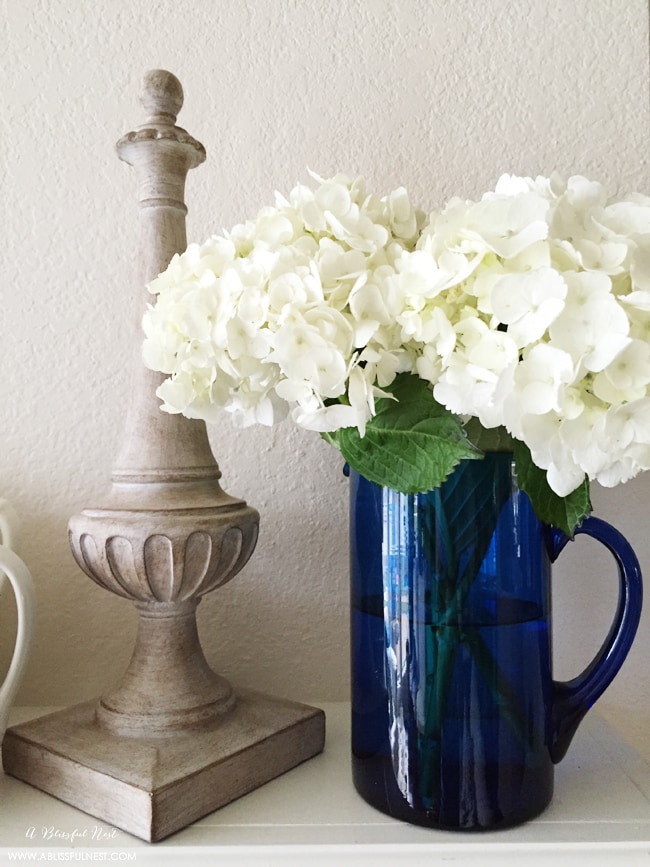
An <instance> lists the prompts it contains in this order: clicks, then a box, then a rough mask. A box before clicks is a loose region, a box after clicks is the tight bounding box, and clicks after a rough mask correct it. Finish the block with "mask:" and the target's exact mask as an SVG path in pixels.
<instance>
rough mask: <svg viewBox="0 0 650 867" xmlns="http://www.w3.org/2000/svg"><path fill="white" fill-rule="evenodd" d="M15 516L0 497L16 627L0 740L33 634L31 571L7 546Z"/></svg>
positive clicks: (2, 558)
mask: <svg viewBox="0 0 650 867" xmlns="http://www.w3.org/2000/svg"><path fill="white" fill-rule="evenodd" d="M16 526H17V516H16V512H15V511H14V509H13V507H12V506H11V504H10V503H8V501H7V500H3V499H0V533H1V534H2V535H1V539H2V544H0V575H1V574H4V575H6V577H7V578H8V579H9V583H10V584H11V587H12V589H13V591H14V595H15V597H16V608H17V611H18V629H17V632H16V644H15V647H14V652H13V656H12V658H11V664H10V665H9V670H8V671H7V676H6V677H5V679H4V682H3V684H2V686H0V741H2V738H3V737H4V733H5V729H6V728H7V720H8V718H9V709H10V707H11V705H12V703H13V700H14V698H15V696H16V693H17V692H18V687H19V686H20V682H21V680H22V678H23V674H24V673H25V668H26V666H27V657H28V655H29V650H30V647H31V644H32V636H33V634H34V611H35V607H36V605H35V594H34V582H33V580H32V575H31V572H30V571H29V569H28V568H27V566H26V565H25V564H24V563H23V561H22V560H21V559H20V557H19V556H18V554H16V553H15V552H14V551H12V550H11V547H10V546H11V544H13V540H14V538H15V529H16Z"/></svg>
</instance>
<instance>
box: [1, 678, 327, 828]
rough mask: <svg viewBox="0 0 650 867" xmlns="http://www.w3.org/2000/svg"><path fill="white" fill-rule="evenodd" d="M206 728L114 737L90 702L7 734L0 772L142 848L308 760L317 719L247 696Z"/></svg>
mask: <svg viewBox="0 0 650 867" xmlns="http://www.w3.org/2000/svg"><path fill="white" fill-rule="evenodd" d="M237 699H238V700H237V703H236V705H235V707H234V709H233V710H231V711H230V712H229V713H228V714H226V715H225V716H224V718H223V720H222V721H221V722H220V724H219V725H218V727H216V728H215V729H213V730H212V731H207V732H206V731H198V732H183V733H180V734H178V735H176V736H174V737H169V738H151V739H145V738H127V737H118V736H116V735H114V734H112V733H110V732H108V731H107V730H106V729H104V728H102V727H101V726H100V725H98V724H97V721H96V718H95V709H96V707H97V705H96V702H89V703H87V704H81V705H76V706H74V707H71V708H67V709H65V710H62V711H57V712H56V713H53V714H49V715H47V716H44V717H41V718H40V719H36V720H32V721H30V722H27V723H23V724H21V725H17V726H13V727H11V728H9V729H8V730H7V733H6V735H5V739H4V741H3V744H2V761H3V766H4V770H5V772H6V773H8V774H10V775H11V776H14V777H17V778H18V779H20V780H24V781H25V782H26V783H29V784H30V785H32V786H35V787H36V788H38V789H41V790H42V791H44V792H47V793H49V794H50V795H54V796H55V797H56V798H59V799H60V800H62V801H65V802H66V803H68V804H72V805H73V806H75V807H78V808H79V809H80V810H83V811H84V812H86V813H89V814H90V815H92V816H95V817H97V818H98V819H101V820H102V821H105V822H109V823H110V824H111V825H113V826H115V827H117V828H121V829H122V830H124V831H128V832H129V833H131V834H134V835H135V836H137V837H141V838H142V839H144V840H147V841H149V842H156V841H158V840H162V839H163V838H164V837H167V836H169V835H170V834H173V833H174V832H175V831H178V830H180V829H181V828H185V827H186V826H187V825H189V824H191V823H192V822H195V821H196V820H197V819H200V818H201V817H202V816H205V815H207V814H208V813H211V812H213V811H214V810H217V809H218V808H219V807H223V806H224V805H225V804H227V803H229V802H230V801H233V800H235V799H236V798H239V797H240V796H241V795H244V794H246V793H247V792H250V791H252V790H253V789H256V788H258V787H259V786H261V785H263V784H264V783H266V782H268V781H269V780H272V779H273V778H274V777H277V776H279V775H280V774H283V773H284V772H285V771H288V770H289V769H290V768H293V767H295V766H296V765H298V764H300V763H301V762H304V761H305V760H306V759H309V758H311V757H312V756H315V755H317V754H318V753H320V752H321V751H322V750H323V747H324V743H325V714H324V713H323V711H321V710H318V709H317V708H312V707H309V706H307V705H302V704H297V703H295V702H289V701H285V700H283V699H276V698H270V697H268V696H264V695H259V694H257V693H250V692H241V691H239V692H238V693H237Z"/></svg>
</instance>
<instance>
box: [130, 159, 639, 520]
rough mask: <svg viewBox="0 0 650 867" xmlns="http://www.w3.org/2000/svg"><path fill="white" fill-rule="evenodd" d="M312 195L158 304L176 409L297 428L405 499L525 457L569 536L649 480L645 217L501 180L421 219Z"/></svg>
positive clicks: (176, 282)
mask: <svg viewBox="0 0 650 867" xmlns="http://www.w3.org/2000/svg"><path fill="white" fill-rule="evenodd" d="M312 177H313V180H314V184H313V185H312V186H311V187H309V186H305V185H299V186H297V187H296V188H295V189H294V190H292V192H291V193H290V195H289V197H288V198H285V197H283V196H280V195H279V194H277V195H276V203H275V206H274V207H268V208H264V209H263V210H261V211H260V212H259V213H258V215H257V217H256V219H255V220H252V221H250V222H247V223H245V224H243V225H238V226H236V227H235V228H233V229H232V231H229V232H224V233H223V234H221V235H215V236H214V237H211V238H210V239H209V240H207V241H206V242H205V243H204V244H202V245H198V244H191V245H190V246H189V247H188V249H187V250H186V251H185V252H184V253H182V254H181V255H177V256H175V257H174V259H173V260H172V261H171V263H170V264H169V267H168V268H167V270H166V271H165V272H164V273H163V274H161V275H160V276H159V277H158V278H157V279H156V280H154V281H153V282H152V283H151V284H150V286H149V289H150V291H151V292H152V293H154V294H155V295H157V300H156V302H155V304H154V305H152V306H150V308H149V309H148V311H147V312H146V314H145V317H144V321H143V325H144V330H145V335H146V339H145V342H144V346H143V356H144V361H145V364H146V365H147V366H149V367H151V368H152V369H154V370H158V371H161V372H163V373H164V374H167V375H168V378H167V379H165V380H164V382H163V383H162V385H161V386H160V388H159V389H158V395H159V397H160V398H161V400H162V409H163V410H165V411H167V412H172V413H183V414H184V415H186V416H188V417H190V418H202V419H205V420H206V421H212V420H214V419H215V417H216V416H217V414H218V413H219V412H220V411H221V410H225V411H227V412H230V413H231V414H232V415H233V418H234V420H235V421H236V422H237V423H239V424H241V425H250V424H253V423H262V424H268V425H270V424H273V423H275V422H276V421H278V420H280V419H282V418H284V417H285V416H286V415H287V414H290V415H291V417H292V418H293V420H294V422H295V423H296V424H298V425H300V426H302V427H304V428H307V429H309V430H315V431H318V432H320V433H321V435H322V436H323V437H324V438H325V439H326V440H327V441H328V442H330V443H331V444H332V445H334V446H336V447H337V448H338V449H339V450H340V452H341V454H342V455H343V458H344V459H345V461H347V462H348V463H349V464H350V466H351V467H353V468H354V469H355V470H357V471H358V472H359V473H360V474H361V475H363V476H365V477H366V478H368V479H369V480H371V481H374V482H376V483H378V484H380V485H384V486H387V487H390V488H393V489H395V490H398V491H402V492H404V493H415V492H418V491H425V490H429V489H432V488H435V487H437V486H438V485H440V484H441V483H442V482H443V481H444V479H445V478H446V477H447V476H448V475H449V474H450V473H451V472H452V471H453V469H454V467H455V466H456V465H457V464H458V462H459V461H460V460H462V459H464V458H480V457H481V456H482V454H483V453H484V451H485V450H490V449H495V448H504V447H507V448H511V449H512V450H513V451H514V455H515V461H516V470H517V476H518V481H519V484H520V487H522V488H523V489H524V490H526V491H527V493H528V494H529V496H530V498H531V501H532V504H533V508H534V509H535V511H536V513H537V515H538V517H539V518H540V519H542V520H543V521H545V522H547V523H551V524H555V525H556V526H559V527H561V528H562V529H564V530H565V532H568V533H569V534H571V533H572V532H573V531H574V529H575V527H576V526H577V525H578V524H579V522H580V521H581V520H582V518H583V517H584V516H585V515H586V514H588V513H589V511H590V508H591V507H590V501H589V482H590V481H591V480H597V481H598V482H600V483H601V484H603V485H605V486H613V485H616V484H618V483H619V482H624V481H626V480H628V479H630V478H632V477H633V476H635V475H636V474H637V473H639V472H641V471H643V470H646V469H648V468H649V467H650V198H646V197H642V196H639V195H633V196H630V197H627V198H625V199H620V200H609V199H608V197H607V195H606V192H605V190H604V188H603V187H602V186H601V185H600V184H598V183H595V182H593V181H590V180H587V179H586V178H584V177H572V178H570V179H569V180H568V181H563V180H562V179H560V178H559V177H556V176H553V177H551V178H543V177H538V178H535V179H532V178H519V177H513V176H510V175H504V176H503V177H502V178H501V179H500V180H499V182H498V184H497V185H496V188H495V189H494V191H491V192H488V193H486V194H485V195H484V196H483V197H482V198H481V199H480V200H479V201H465V200H461V199H459V198H454V199H452V200H451V201H450V202H449V203H448V204H447V206H446V207H445V208H444V209H443V210H441V211H438V212H434V213H432V214H431V215H430V216H429V217H428V218H425V215H424V214H423V213H422V212H421V211H419V210H417V209H416V208H415V207H414V206H413V204H412V203H411V201H410V198H409V196H408V194H407V192H406V191H405V190H404V189H403V188H399V189H397V190H395V191H394V192H392V193H390V195H387V196H384V197H379V196H377V195H374V194H371V193H368V192H367V191H366V186H365V183H364V181H363V180H362V179H356V180H349V179H348V178H346V177H343V176H336V177H334V178H331V179H329V180H324V179H321V178H318V177H317V176H315V175H314V176H312Z"/></svg>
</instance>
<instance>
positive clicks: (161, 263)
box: [3, 70, 324, 840]
mask: <svg viewBox="0 0 650 867" xmlns="http://www.w3.org/2000/svg"><path fill="white" fill-rule="evenodd" d="M142 102H143V105H144V107H145V110H146V111H147V114H148V117H147V119H146V121H145V123H144V124H142V125H141V126H140V127H138V129H136V130H135V131H134V132H131V133H128V134H127V135H126V136H124V137H123V138H122V139H120V141H119V142H118V144H117V151H118V155H119V157H120V158H121V159H122V160H124V161H125V162H127V163H129V164H130V165H131V166H132V167H133V168H134V169H135V172H136V177H137V180H138V185H139V193H138V196H139V205H140V239H139V263H138V268H137V273H136V281H137V285H138V287H141V292H143V293H144V295H143V298H142V302H141V304H140V305H139V307H138V310H137V315H138V320H139V319H140V317H141V315H142V312H143V311H144V309H145V305H146V303H147V301H148V300H150V296H149V295H148V293H147V292H146V289H144V288H143V287H144V286H145V284H146V283H147V282H148V281H150V280H152V279H153V278H154V277H155V276H156V275H157V274H159V273H160V272H161V271H163V270H164V269H165V268H166V266H167V264H168V263H169V261H170V259H171V258H172V256H173V255H174V254H175V253H178V252H181V251H183V250H184V249H185V247H186V246H187V239H186V230H185V215H186V212H187V209H186V207H185V203H184V189H185V180H186V176H187V174H188V172H189V170H190V169H191V168H194V167H196V166H198V165H199V164H200V163H201V162H202V161H203V160H204V159H205V151H204V149H203V146H202V145H201V144H200V143H199V142H197V141H196V140H195V139H193V138H192V136H190V135H189V134H188V133H187V132H186V131H185V130H183V129H181V128H180V127H178V126H176V115H177V113H178V111H179V110H180V108H181V106H182V102H183V92H182V88H181V85H180V83H179V82H178V80H177V79H176V78H175V77H174V76H173V75H171V73H168V72H165V71H163V70H154V71H153V72H150V73H148V74H147V76H146V77H145V82H144V92H143V96H142ZM140 344H141V341H140V339H139V338H138V341H137V345H136V347H135V358H134V363H133V382H132V387H131V390H130V405H129V410H128V415H127V419H126V425H125V432H124V437H123V442H122V447H121V449H120V452H119V455H118V457H117V461H116V465H115V468H114V470H113V474H112V483H111V486H110V490H109V491H108V494H107V496H106V498H105V501H104V504H103V505H102V506H101V507H100V508H94V509H86V510H84V511H83V512H82V513H81V514H80V515H77V516H75V517H73V518H72V519H71V520H70V524H69V537H70V545H71V549H72V552H73V555H74V557H75V559H76V561H77V563H78V564H79V566H80V567H81V568H82V569H83V570H84V572H85V573H86V574H87V575H88V576H89V577H90V578H92V579H93V580H94V581H96V582H97V583H98V584H100V585H101V586H102V587H105V588H106V589H107V590H110V591H111V592H113V593H117V594H118V595H120V596H123V597H125V598H127V599H130V600H131V601H132V602H133V603H134V604H135V606H136V608H137V611H138V617H139V625H138V634H137V639H136V645H135V649H134V652H133V656H132V659H131V663H130V665H129V667H128V670H127V672H126V674H125V676H124V678H123V680H122V682H121V684H120V685H119V686H118V687H117V689H115V690H114V691H113V692H110V693H108V694H107V695H105V696H102V698H101V699H100V700H99V702H97V703H92V704H90V705H81V706H77V707H75V708H70V709H68V710H67V711H63V712H61V713H58V714H56V715H54V716H52V717H43V718H42V719H41V720H36V721H33V722H31V723H28V724H26V725H23V726H16V727H14V728H12V729H10V730H9V731H8V732H7V735H6V738H5V741H4V743H3V764H4V767H5V770H6V771H7V772H8V773H10V774H12V775H14V776H16V777H19V778H21V779H23V780H25V781H27V782H29V783H31V784H33V785H35V786H37V787H38V788H41V789H43V790H44V791H47V792H50V793H51V794H54V795H56V796H57V797H59V798H61V799H62V800H65V801H68V802H69V803H72V804H74V805H75V806H78V807H80V808H81V809H83V810H85V811H86V812H89V813H91V814H92V815H96V816H98V817H99V818H102V819H104V820H106V821H110V822H112V823H113V824H115V825H117V826H118V827H121V828H124V829H125V830H127V831H130V832H131V833H134V834H137V835H138V836H141V837H144V839H147V840H158V839H162V838H163V837H164V836H167V835H168V834H170V833H172V832H173V831H176V830H178V829H179V828H181V827H184V826H185V825H187V824H189V823H190V822H192V821H194V820H196V819H197V818H199V817H200V816H203V815H205V814H206V813H208V812H211V811H212V810H214V809H216V808H217V807H220V806H222V805H223V804H225V803H228V802H229V801H231V800H232V799H233V798H235V797H239V796H240V795H241V794H244V792H246V791H250V790H251V789H254V788H256V787H257V786H259V785H261V784H262V783H264V782H267V781H268V780H269V779H272V778H273V777H275V776H277V775H278V774H279V773H283V772H284V771H286V770H288V769H289V768H291V767H293V766H295V765H296V764H298V763H299V762H302V761H304V760H305V759H307V758H309V757H311V756H313V755H315V754H317V753H318V752H320V751H321V750H322V749H323V744H324V715H323V713H322V712H321V711H319V710H317V709H315V708H311V707H308V706H305V705H299V704H295V703H292V702H286V701H283V700H278V699H273V698H269V697H267V696H255V695H250V694H246V695H244V694H243V693H241V694H240V693H238V692H237V691H236V690H233V688H232V687H231V686H230V684H229V683H228V682H227V681H226V680H224V679H223V678H222V677H220V676H218V675H217V674H215V672H213V671H212V669H211V668H210V666H209V665H208V663H207V661H206V659H205V657H204V655H203V651H202V649H201V645H200V642H199V638H198V632H197V624H196V607H197V605H198V603H199V601H200V599H201V597H202V596H203V595H204V594H205V593H207V592H209V591H211V590H213V589H215V588H216V587H218V586H220V585H221V584H224V583H225V582H226V581H229V580H230V579H231V578H233V577H234V576H235V575H236V574H237V572H238V571H239V570H240V569H241V568H242V567H243V566H244V565H245V563H246V562H247V560H248V559H249V557H250V556H251V554H252V552H253V549H254V547H255V543H256V540H257V530H258V517H259V516H258V514H257V512H256V511H255V509H253V508H251V507H250V506H248V505H247V504H246V503H245V502H244V501H243V500H241V499H237V498H235V497H231V496H230V495H228V494H227V493H225V492H224V491H223V489H222V488H221V485H220V482H219V479H220V476H221V473H220V471H219V467H218V464H217V462H216V460H215V458H214V456H213V454H212V451H211V449H210V445H209V441H208V436H207V431H206V428H205V424H204V423H203V422H201V421H194V420H188V419H186V418H184V417H182V416H180V415H170V414H167V413H163V412H161V411H160V409H159V400H158V398H157V397H156V396H155V390H156V387H157V386H158V384H159V383H160V382H161V380H162V376H161V375H160V374H157V373H154V372H152V371H150V370H147V369H146V368H145V367H144V365H143V364H142V362H141V359H140ZM163 768H166V769H167V770H166V772H164V773H163V771H162V770H161V769H163ZM116 805H118V806H116Z"/></svg>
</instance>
